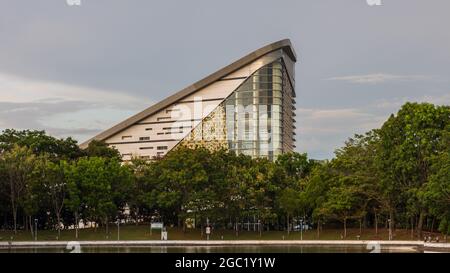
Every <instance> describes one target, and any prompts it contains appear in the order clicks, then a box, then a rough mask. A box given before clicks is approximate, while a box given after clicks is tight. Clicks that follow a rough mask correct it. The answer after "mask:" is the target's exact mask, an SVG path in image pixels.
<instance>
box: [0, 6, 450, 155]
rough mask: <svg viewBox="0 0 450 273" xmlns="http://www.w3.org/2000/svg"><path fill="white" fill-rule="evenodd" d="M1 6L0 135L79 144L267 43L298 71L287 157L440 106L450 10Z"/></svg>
mask: <svg viewBox="0 0 450 273" xmlns="http://www.w3.org/2000/svg"><path fill="white" fill-rule="evenodd" d="M382 4H383V5H381V6H369V5H368V4H367V3H366V0H339V1H337V0H303V1H301V0H292V1H283V0H278V1H274V0H270V1H267V0H245V1H242V0H226V1H225V0H221V1H219V0H215V1H212V0H189V1H188V0H179V1H174V0H164V1H162V0H161V1H157V0H151V1H150V0H134V1H126V0H81V5H80V6H69V5H67V3H66V0H39V1H30V0H0V130H1V129H5V128H18V129H24V128H31V129H45V130H46V131H47V132H49V133H50V134H52V135H55V136H58V137H66V136H74V137H75V138H76V139H77V140H79V141H80V142H81V141H84V140H86V139H88V138H90V137H92V136H93V135H95V134H96V133H98V132H100V131H102V130H104V129H107V128H109V127H110V126H112V125H114V124H116V123H117V122H120V121H122V120H123V119H125V118H127V117H128V116H130V115H132V114H135V113H136V112H138V111H140V110H143V109H144V108H146V107H148V106H150V105H151V104H153V103H155V102H157V101H159V100H161V99H163V98H165V97H166V96H168V95H171V94H173V93H175V92H177V91H179V90H180V89H182V88H184V87H185V86H187V85H190V84H191V83H193V82H196V81H197V80H200V79H201V78H203V77H204V76H207V75H208V74H210V73H212V72H214V71H215V70H217V69H220V68H221V67H223V66H225V65H228V64H229V63H231V62H232V61H235V60H236V59H239V58H240V57H242V56H244V55H245V54H247V53H249V52H251V51H253V50H255V49H257V48H259V47H261V46H264V45H266V44H268V43H271V42H274V41H277V40H280V39H284V38H289V39H291V41H292V43H293V45H294V47H295V50H296V51H297V54H298V55H299V61H298V63H297V65H296V82H297V90H296V91H297V121H298V124H297V128H298V129H297V150H298V151H299V152H307V153H308V154H309V155H310V156H311V157H313V158H317V159H323V158H331V157H333V152H334V150H335V149H336V148H338V147H340V146H341V145H342V144H343V142H344V141H345V140H346V139H347V138H348V137H351V136H352V135H353V134H355V133H363V132H365V131H368V130H370V129H372V128H376V127H379V126H380V125H381V124H382V123H383V121H384V120H386V118H387V117H388V116H389V115H390V114H391V113H394V112H396V111H397V110H398V108H399V107H400V106H401V105H402V104H403V103H404V102H406V101H427V102H432V103H436V104H450V16H449V12H450V1H448V0H427V1H425V0H382Z"/></svg>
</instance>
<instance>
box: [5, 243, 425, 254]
mask: <svg viewBox="0 0 450 273" xmlns="http://www.w3.org/2000/svg"><path fill="white" fill-rule="evenodd" d="M371 251H373V250H372V248H368V247H363V246H298V245H292V246H287V245H282V246H281V245H280V246H151V247H142V246H117V247H111V246H108V247H93V246H85V247H83V246H82V247H81V249H80V252H82V253H370V252H371ZM69 252H71V250H68V249H66V248H63V247H23V248H22V247H13V248H10V249H7V248H6V249H0V253H69ZM381 252H382V253H385V252H387V253H405V252H406V253H414V252H415V253H420V252H424V251H423V250H422V249H420V248H418V247H409V246H408V247H400V246H398V247H394V246H389V247H382V248H381Z"/></svg>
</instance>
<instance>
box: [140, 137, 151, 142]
mask: <svg viewBox="0 0 450 273" xmlns="http://www.w3.org/2000/svg"><path fill="white" fill-rule="evenodd" d="M139 140H140V141H146V140H150V137H140V138H139Z"/></svg>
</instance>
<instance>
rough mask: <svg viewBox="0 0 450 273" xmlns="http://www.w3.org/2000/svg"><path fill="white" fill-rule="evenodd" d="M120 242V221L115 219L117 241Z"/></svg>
mask: <svg viewBox="0 0 450 273" xmlns="http://www.w3.org/2000/svg"><path fill="white" fill-rule="evenodd" d="M119 240H120V221H119V218H117V241H119Z"/></svg>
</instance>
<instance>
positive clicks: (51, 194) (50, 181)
mask: <svg viewBox="0 0 450 273" xmlns="http://www.w3.org/2000/svg"><path fill="white" fill-rule="evenodd" d="M67 164H68V163H67V162H66V161H63V160H61V161H59V162H57V163H53V162H52V161H50V160H48V159H47V158H46V157H41V158H40V161H39V162H38V171H37V178H38V181H39V182H38V183H37V184H38V186H39V187H40V189H41V190H42V191H43V192H44V193H45V197H44V198H45V199H46V200H47V202H48V203H49V209H50V210H51V211H52V212H53V213H54V214H55V216H56V223H55V226H56V229H57V231H58V237H60V236H61V225H62V220H61V213H62V210H63V208H64V203H65V201H66V196H67V182H66V173H65V172H64V170H65V166H66V165H67Z"/></svg>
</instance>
